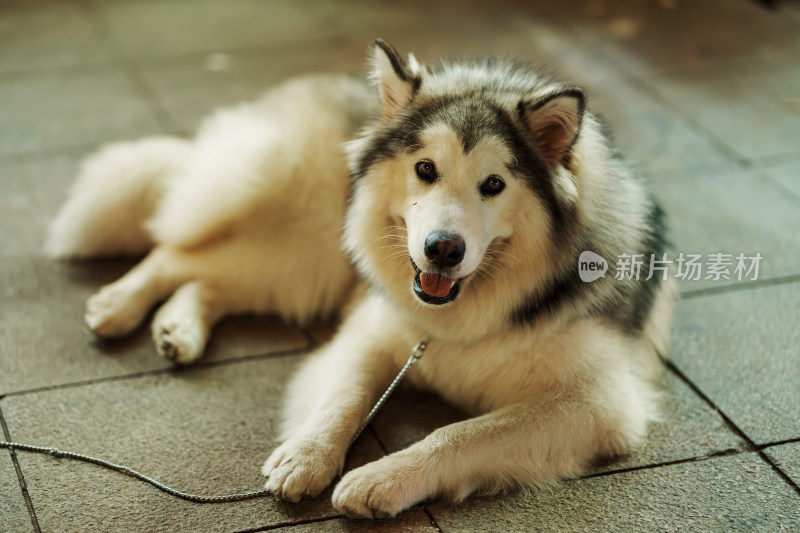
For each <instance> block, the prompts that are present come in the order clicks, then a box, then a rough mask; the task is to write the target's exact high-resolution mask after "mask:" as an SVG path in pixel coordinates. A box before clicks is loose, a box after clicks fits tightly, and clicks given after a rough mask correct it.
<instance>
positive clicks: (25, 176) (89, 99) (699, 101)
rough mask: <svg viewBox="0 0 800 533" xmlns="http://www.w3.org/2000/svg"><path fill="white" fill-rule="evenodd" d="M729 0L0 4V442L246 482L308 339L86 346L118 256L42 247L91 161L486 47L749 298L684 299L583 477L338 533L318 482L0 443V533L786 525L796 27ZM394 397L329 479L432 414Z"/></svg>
mask: <svg viewBox="0 0 800 533" xmlns="http://www.w3.org/2000/svg"><path fill="white" fill-rule="evenodd" d="M777 4H778V8H777V9H776V10H769V9H766V8H765V7H763V6H762V5H761V4H760V3H758V2H755V1H750V0H691V1H690V0H660V1H656V0H638V1H635V0H631V1H612V0H586V1H579V0H561V1H559V2H544V1H542V2H534V1H518V2H514V1H510V0H509V1H499V2H485V1H478V0H466V1H461V2H455V1H452V2H435V1H421V0H420V1H410V2H391V1H390V2H369V1H367V0H358V1H344V0H341V1H338V2H335V1H327V0H311V1H308V2H292V1H290V0H263V1H255V0H226V1H220V0H109V1H100V0H98V1H89V0H87V1H82V0H76V1H59V2H55V1H53V2H48V1H32V2H21V1H18V2H13V1H8V0H3V1H0V228H2V229H0V280H1V282H0V283H1V285H0V288H1V289H2V294H0V422H2V429H3V433H4V436H5V438H6V439H10V440H16V441H20V442H31V443H44V444H50V445H57V446H58V447H60V448H63V449H70V450H75V451H80V452H83V453H90V454H94V455H98V456H101V457H104V458H107V459H110V460H112V461H114V462H118V463H122V464H125V465H129V466H131V467H132V468H135V469H138V470H141V471H143V472H145V473H147V474H149V475H151V476H153V477H155V478H157V479H160V480H162V481H164V482H166V483H168V484H170V485H174V486H177V487H179V488H182V489H183V490H187V491H190V492H200V493H220V492H230V491H238V490H243V489H256V488H259V487H260V486H261V483H262V479H261V477H260V475H259V467H260V465H261V464H262V462H263V460H264V459H265V458H266V457H267V455H268V453H269V451H270V450H271V449H272V448H273V446H274V445H275V442H274V436H275V434H276V423H277V413H278V409H279V407H280V401H281V397H282V391H283V387H284V384H285V382H286V379H287V376H289V375H290V374H291V372H292V370H293V369H294V368H295V367H296V366H297V364H298V363H299V362H300V361H301V360H302V357H303V356H304V354H306V353H307V352H308V351H309V350H310V349H311V348H313V346H315V345H317V344H319V342H321V341H322V340H324V339H325V338H326V336H327V335H329V331H330V326H325V325H320V326H319V327H315V328H311V329H310V330H300V329H297V328H293V327H289V326H286V325H284V324H282V323H280V322H279V321H277V320H275V319H272V318H269V317H242V318H232V319H227V320H225V321H224V322H223V323H222V324H221V325H220V326H219V327H218V328H217V330H216V331H215V333H214V336H213V341H212V343H211V345H210V347H209V352H208V355H207V356H206V357H205V358H204V359H203V361H202V362H201V363H200V364H198V365H196V366H195V367H193V368H190V369H185V370H174V369H172V368H171V367H170V365H169V364H168V363H167V362H166V361H165V360H162V359H160V358H159V357H158V356H157V355H156V354H155V352H154V349H153V348H152V345H151V343H150V340H149V334H148V331H147V328H142V329H141V330H140V331H139V332H138V333H137V334H135V335H133V336H132V337H131V338H128V339H124V340H121V341H117V342H113V343H100V342H98V341H96V340H94V339H93V338H92V336H91V335H90V334H89V332H88V331H86V329H85V328H84V326H83V322H82V315H83V306H84V302H85V299H86V298H87V297H88V296H89V295H90V294H91V293H92V292H93V291H95V290H96V289H97V288H98V287H99V286H100V285H102V284H104V283H107V282H109V281H111V280H113V279H114V278H116V277H117V276H119V275H121V274H122V273H123V272H124V271H125V270H126V269H127V268H129V267H130V266H131V264H132V263H131V262H129V261H104V262H92V263H81V264H59V263H53V262H51V261H49V260H47V259H45V258H44V257H42V256H41V253H40V251H39V250H40V247H41V243H42V239H43V233H44V229H45V227H46V224H47V222H48V220H49V219H50V218H51V217H52V216H53V215H54V213H55V211H56V209H57V207H58V205H59V204H60V202H61V201H62V200H63V199H64V197H65V194H66V190H67V188H68V186H69V183H70V181H71V179H72V178H73V176H74V174H75V170H76V168H77V165H78V163H79V161H80V160H81V158H82V157H84V156H85V155H86V154H87V153H88V152H90V151H91V150H92V149H94V148H95V147H97V146H98V145H100V144H102V143H106V142H109V141H113V140H118V139H130V138H134V137H138V136H144V135H153V134H158V133H167V134H181V135H188V134H191V132H192V131H193V130H194V128H195V127H196V126H197V125H198V122H199V120H200V119H201V117H202V116H204V115H205V114H207V113H208V112H209V111H210V110H212V109H214V108H216V107H219V106H221V105H226V104H231V103H235V102H237V101H240V100H243V99H249V98H253V97H255V96H257V95H258V93H259V92H260V91H262V90H263V89H264V88H265V87H267V86H268V85H270V84H272V83H275V82H278V81H280V80H283V79H285V78H287V77H289V76H293V75H299V74H303V73H308V72H319V71H331V70H335V71H351V72H357V71H359V70H360V69H361V68H362V63H363V60H364V56H365V51H366V46H367V43H368V42H369V41H370V40H371V39H372V38H373V37H376V36H380V37H383V38H385V39H386V40H388V41H390V42H391V43H393V44H394V45H395V46H396V47H397V48H398V49H399V50H400V51H401V52H408V51H414V52H415V53H416V54H417V56H418V57H419V58H421V59H422V60H426V59H427V60H434V59H435V58H436V57H438V56H440V55H443V56H448V55H458V56H464V55H467V56H469V55H484V54H506V55H510V56H514V57H518V58H522V59H526V60H530V61H532V62H535V63H545V64H547V65H549V66H550V67H552V68H553V69H554V70H555V71H556V72H558V73H560V74H561V75H562V76H563V77H565V78H567V79H569V80H571V81H573V82H575V83H577V84H579V85H582V86H584V87H586V88H587V90H588V92H589V95H590V98H591V101H592V105H593V106H594V107H595V109H597V110H599V111H600V112H601V113H603V114H604V115H605V117H606V118H607V120H608V121H609V122H610V123H611V125H612V127H613V128H614V131H615V133H616V137H617V140H618V141H619V143H620V144H621V145H622V146H623V147H624V148H625V150H626V152H627V153H628V154H629V155H630V157H631V159H633V160H634V161H635V162H636V163H637V165H638V166H639V167H640V168H641V170H642V172H643V173H644V174H645V175H646V176H647V177H648V178H649V179H650V180H651V181H652V183H653V184H654V187H655V188H656V190H657V191H658V193H659V194H660V196H661V198H662V199H663V201H664V204H665V206H666V208H667V213H668V215H669V220H670V226H671V229H672V232H671V235H672V240H673V242H674V244H675V249H676V250H678V251H684V252H696V253H702V254H708V253H712V252H726V253H734V254H736V253H739V252H745V253H748V254H753V253H756V252H759V253H761V255H762V256H763V261H762V263H761V265H760V267H761V268H760V272H759V279H758V281H741V282H738V281H735V280H734V281H714V282H712V281H706V282H699V281H698V282H692V281H686V282H683V284H682V292H683V301H682V302H681V303H680V304H679V306H678V310H677V316H676V325H675V328H674V331H673V342H674V349H673V358H672V362H671V363H670V365H669V367H668V369H667V372H666V386H667V390H668V400H667V403H666V414H665V420H664V422H663V423H661V424H657V425H653V426H652V428H651V431H650V438H649V441H648V444H647V445H646V446H645V447H644V448H643V449H641V450H639V451H637V452H636V453H634V454H633V455H632V456H630V457H627V458H625V459H623V460H621V461H618V462H616V463H613V464H611V465H608V466H605V467H603V468H601V469H599V470H598V471H597V472H595V473H594V474H591V475H590V476H587V477H586V478H583V479H578V480H570V481H566V482H563V483H560V484H557V485H555V486H552V487H548V488H545V489H541V490H535V491H531V492H517V493H512V494H509V495H503V496H497V497H493V498H472V499H469V500H467V501H466V502H465V503H463V504H461V505H448V504H444V503H437V502H431V503H428V504H425V505H422V506H417V507H415V508H413V509H412V510H410V511H408V512H407V513H404V514H403V515H402V516H401V517H399V518H397V519H388V520H380V521H375V522H359V521H352V520H348V519H345V518H342V517H341V516H339V515H337V513H336V512H335V511H334V510H333V509H332V507H331V505H330V490H328V491H327V492H325V493H324V494H323V495H322V496H321V497H320V498H318V499H316V500H310V501H303V502H302V503H300V504H286V503H280V502H276V501H274V500H273V499H271V498H265V499H259V500H252V501H247V502H240V503H231V504H218V505H198V504H192V503H188V502H184V501H181V500H176V499H174V498H172V497H170V496H167V495H165V494H162V493H160V492H158V491H156V490H155V489H153V488H152V487H150V486H148V485H144V484H142V483H140V482H138V481H135V480H132V479H130V478H127V477H125V476H121V475H119V474H116V473H113V472H108V471H105V470H102V469H99V468H97V467H94V466H92V465H86V464H82V463H72V462H67V461H63V460H57V459H54V458H51V457H45V456H37V455H31V454H26V453H23V452H18V453H10V452H8V451H5V450H0V531H12V532H17V531H39V530H41V531H228V532H235V531H265V530H272V529H289V530H294V531H298V532H299V531H349V530H376V531H400V530H403V531H437V530H439V531H554V532H564V531H604V532H606V531H620V532H628V531H723V530H736V531H740V530H742V531H779V530H780V531H798V530H800V489H798V483H800V353H798V351H799V350H800V349H798V346H800V330H798V327H797V321H798V317H799V316H800V231H798V229H800V7H798V4H797V3H796V2H789V1H786V2H780V1H779V2H777ZM459 417H460V414H459V413H457V412H455V411H454V410H452V409H451V408H449V407H448V406H447V405H445V404H444V403H443V402H441V401H440V400H438V399H437V398H435V397H432V396H428V395H420V394H413V393H408V392H406V393H403V394H401V395H399V396H397V397H395V398H393V399H392V400H391V401H390V402H389V404H388V405H387V408H386V410H385V411H384V412H383V413H382V414H381V415H380V416H379V417H378V418H377V419H376V421H375V422H374V423H373V424H372V427H371V429H370V431H368V432H366V433H365V435H364V436H363V437H362V438H361V439H359V441H358V443H357V444H356V446H355V448H354V450H353V451H352V452H351V456H350V462H349V467H352V466H353V465H358V464H362V463H364V462H366V461H370V460H374V459H376V458H378V457H380V456H381V455H383V454H385V453H389V452H392V451H394V450H397V449H400V448H402V447H404V446H406V445H408V444H409V443H411V442H414V441H415V440H418V439H419V438H421V437H423V436H424V435H425V434H427V433H428V432H430V431H431V430H432V429H434V428H436V427H438V426H441V425H443V424H446V423H448V422H451V421H454V420H457V419H458V418H459Z"/></svg>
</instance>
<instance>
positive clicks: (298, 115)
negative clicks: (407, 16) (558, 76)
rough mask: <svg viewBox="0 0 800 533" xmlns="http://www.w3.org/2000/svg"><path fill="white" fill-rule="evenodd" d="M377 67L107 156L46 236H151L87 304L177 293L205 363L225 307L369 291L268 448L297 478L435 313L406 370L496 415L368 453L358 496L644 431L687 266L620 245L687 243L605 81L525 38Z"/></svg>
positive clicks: (502, 475) (312, 82)
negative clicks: (518, 56) (555, 68)
mask: <svg viewBox="0 0 800 533" xmlns="http://www.w3.org/2000/svg"><path fill="white" fill-rule="evenodd" d="M371 68H372V80H373V82H374V85H375V86H377V90H375V89H374V88H371V87H370V84H368V83H366V82H365V81H364V80H361V79H357V78H352V77H346V76H329V77H309V78H303V79H297V80H294V81H289V82H287V83H285V84H283V85H281V86H279V87H277V88H275V89H273V90H272V91H270V92H268V93H267V94H266V95H265V96H264V97H263V98H262V99H260V100H258V101H256V102H254V103H249V104H244V105H241V106H239V107H234V108H232V109H227V110H224V111H221V112H218V113H216V114H215V115H213V116H212V117H211V118H210V119H208V120H207V121H206V122H205V123H204V124H203V126H202V128H201V130H200V132H199V134H198V135H197V137H196V138H195V139H194V140H193V141H187V140H182V139H178V138H154V139H147V140H142V141H138V142H131V143H121V144H115V145H112V146H109V147H107V148H104V149H103V150H101V151H100V152H99V153H97V154H96V155H94V156H92V157H91V158H89V159H88V161H87V162H86V163H85V166H84V167H83V170H82V174H81V175H80V177H79V178H78V180H77V182H76V183H75V186H74V188H73V190H72V191H71V193H70V197H69V199H68V200H67V202H66V205H65V206H64V207H63V208H62V210H61V212H60V214H59V215H58V217H57V218H56V220H55V221H54V222H53V224H52V226H51V227H50V233H49V237H48V241H47V245H46V248H47V250H48V251H49V252H50V253H51V254H52V255H54V256H58V257H86V256H96V255H109V254H123V253H128V254H138V253H144V252H146V251H148V250H150V249H151V248H153V249H152V251H150V253H149V255H148V256H147V258H146V259H144V260H143V261H142V262H141V263H140V264H139V265H138V266H137V267H136V268H134V269H133V270H132V271H131V272H130V273H128V274H127V275H126V276H124V277H123V278H122V279H120V280H119V281H117V282H115V283H113V284H111V285H109V286H107V287H105V288H103V289H102V290H101V291H100V292H99V293H98V294H97V295H95V296H93V297H92V298H91V299H90V300H89V302H88V309H87V312H86V321H87V323H88V324H89V327H91V329H92V330H93V331H94V332H95V333H96V334H97V335H99V336H103V337H106V336H116V335H124V334H127V333H129V332H130V331H131V330H133V329H134V328H136V327H137V326H138V325H139V324H140V322H141V321H142V319H143V317H144V316H145V315H146V314H147V312H148V310H149V309H151V308H152V307H153V306H154V305H155V304H156V303H158V302H160V301H162V300H166V303H165V304H164V305H163V306H161V308H160V309H159V311H158V312H157V314H156V315H155V318H154V320H153V328H152V330H153V338H154V340H155V344H156V348H157V349H158V351H159V353H160V354H161V355H163V356H165V357H167V358H169V359H172V360H173V361H175V362H177V363H184V364H185V363H191V362H192V361H194V360H196V359H197V358H198V357H200V356H201V354H202V352H203V349H204V346H205V343H206V340H207V338H208V335H209V331H210V329H211V327H212V326H213V324H214V323H215V322H216V321H217V320H218V319H219V318H220V317H222V316H223V315H226V314H229V313H244V312H272V313H278V314H280V315H281V316H282V317H284V318H285V319H286V320H287V321H293V322H299V323H307V322H308V321H309V320H312V319H314V318H316V317H319V316H324V315H330V314H332V313H335V312H336V311H337V310H340V309H346V311H344V312H343V313H342V314H343V315H344V316H343V317H342V322H341V325H340V327H339V330H338V332H337V333H336V335H335V336H334V338H333V339H332V340H331V341H330V342H329V343H327V344H326V345H325V346H323V347H321V348H320V349H319V350H317V352H316V353H315V354H314V355H313V356H312V357H311V358H310V359H309V360H308V361H307V362H306V363H305V364H304V366H303V367H302V368H301V370H300V371H299V373H298V374H297V376H296V378H295V379H294V380H293V382H292V383H291V385H290V386H289V392H288V399H287V405H286V411H285V422H284V426H283V428H284V432H283V439H284V440H283V444H282V445H281V446H280V447H278V448H277V449H276V450H275V451H274V452H273V453H272V455H271V456H270V457H269V459H268V460H267V462H266V464H265V465H264V467H263V473H264V475H266V476H267V477H268V481H267V484H266V486H267V488H269V489H270V490H272V491H273V492H274V493H275V495H276V496H277V497H279V498H281V499H284V500H289V501H298V500H300V498H301V497H304V496H312V497H313V496H316V495H318V494H319V493H320V492H321V491H322V490H323V489H324V488H325V487H326V486H328V485H329V484H330V483H331V482H332V481H333V480H334V478H335V477H336V475H337V474H338V473H340V472H341V471H342V466H343V464H344V459H345V453H346V452H347V448H348V445H349V441H350V438H351V436H352V435H353V433H354V432H355V431H356V429H357V428H358V426H359V424H360V423H361V421H362V420H363V419H364V417H365V415H366V413H367V411H368V410H369V408H370V407H371V406H372V404H373V403H374V401H375V400H376V397H377V396H378V395H379V394H380V393H381V392H382V391H383V389H384V388H385V387H386V386H387V384H388V383H389V382H390V381H391V379H392V378H393V377H394V375H395V374H396V372H397V371H398V369H399V368H400V367H401V366H402V365H403V363H405V361H406V359H407V358H408V356H409V353H410V351H411V350H412V347H414V346H415V345H416V344H417V343H418V342H419V341H420V339H422V338H428V339H429V344H428V350H427V352H426V353H425V356H424V357H423V358H422V359H421V360H420V361H419V362H418V363H417V365H416V366H415V367H413V368H412V370H411V372H410V373H409V375H408V380H409V381H411V382H412V383H414V384H416V385H417V386H419V387H422V388H427V389H431V390H434V391H436V392H437V393H438V394H440V395H441V396H442V397H444V398H445V399H446V400H448V401H450V402H452V403H453V404H455V405H457V406H459V407H460V408H462V409H464V410H466V411H467V412H469V413H473V414H474V415H475V417H474V418H470V419H468V420H465V421H463V422H459V423H457V424H453V425H450V426H447V427H443V428H441V429H438V430H436V431H434V432H433V433H432V434H430V435H429V436H428V437H426V438H425V439H423V440H422V441H420V442H417V443H416V444H414V445H413V446H410V447H409V448H407V449H405V450H402V451H400V452H397V453H393V454H391V455H389V456H387V457H384V458H382V459H380V460H378V461H375V462H373V463H370V464H367V465H366V466H363V467H361V468H358V469H356V470H353V471H351V472H349V473H348V474H346V475H345V476H344V478H343V479H342V480H341V481H339V483H338V485H337V487H336V490H335V492H334V493H333V504H334V506H335V507H336V508H337V509H339V510H340V511H342V512H343V513H346V514H347V515H349V516H360V517H383V516H390V515H395V514H397V513H399V512H400V511H402V510H404V509H407V508H408V507H409V506H411V505H414V504H415V503H417V502H419V501H422V500H425V499H428V498H433V497H448V498H452V499H454V500H461V499H463V498H465V497H466V496H468V495H469V494H471V493H474V492H482V493H487V492H489V493H491V492H496V491H499V490H501V489H504V488H507V487H512V486H516V485H536V484H538V483H542V482H545V481H548V480H553V479H557V478H563V477H569V476H576V475H578V474H581V473H582V472H585V471H586V470H587V469H588V468H590V465H591V464H592V463H593V461H594V460H595V459H596V458H598V457H603V456H614V455H618V454H623V453H625V452H626V451H628V450H630V449H631V448H632V447H633V446H636V445H637V444H638V443H640V442H641V441H642V438H643V437H644V435H645V429H646V426H647V422H648V420H650V419H652V418H654V416H655V415H656V399H657V393H656V388H655V386H654V385H653V384H652V381H653V380H654V379H655V378H656V377H657V376H658V373H659V369H660V366H661V362H660V358H661V357H666V354H667V352H668V348H669V331H670V324H671V320H672V309H673V306H674V299H675V293H676V291H675V288H674V281H673V280H672V279H668V280H662V279H661V276H658V275H656V276H651V277H650V279H649V280H645V279H644V278H645V277H644V276H642V277H641V278H640V279H636V278H635V277H633V276H615V272H616V270H615V266H614V265H615V260H616V258H617V257H619V256H620V254H630V255H633V254H643V257H645V258H649V257H650V256H651V255H654V254H655V255H654V257H660V256H661V254H662V253H663V252H664V246H665V244H664V236H663V222H662V213H661V211H660V209H659V207H658V205H657V204H656V202H655V200H654V199H653V197H652V196H651V195H650V193H649V192H648V191H647V190H646V188H645V187H644V186H643V184H642V183H641V182H640V181H639V180H638V179H637V178H635V177H634V175H633V174H632V172H631V170H630V169H629V167H628V166H627V165H626V164H625V163H624V161H623V160H622V158H621V157H620V156H619V153H618V152H617V151H616V150H615V148H614V147H613V146H612V145H611V144H610V141H609V138H608V136H607V135H606V134H605V133H604V131H605V129H604V127H603V125H602V123H601V122H600V120H599V119H598V118H597V116H596V115H593V114H592V113H591V112H590V111H588V110H587V109H586V97H585V95H584V93H583V91H582V90H581V89H579V88H577V87H572V86H567V85H563V84H561V83H559V82H558V81H555V80H553V79H551V78H549V77H547V76H545V75H542V74H540V73H538V72H537V71H535V70H532V69H531V68H529V67H528V66H525V65H522V64H518V63H513V62H509V61H506V60H502V59H487V60H484V61H475V62H460V61H455V62H441V63H440V64H436V65H424V64H422V63H420V62H419V61H417V59H416V58H414V56H411V55H410V56H408V58H407V59H403V58H402V57H401V56H399V55H398V54H397V53H396V52H395V51H394V49H392V48H391V47H390V46H389V45H388V44H386V43H385V42H383V41H381V40H376V41H375V43H374V44H373V46H372V48H371ZM353 139H354V140H353ZM347 141H349V142H347ZM342 146H344V149H342ZM345 154H346V155H345ZM584 251H590V252H593V253H595V254H597V255H599V256H600V257H602V258H605V260H607V261H608V263H609V270H608V272H607V273H606V274H605V276H601V277H599V278H598V279H596V280H594V281H591V282H590V281H586V282H584V281H581V276H580V272H579V256H580V255H581V253H582V252H584ZM594 266H596V267H598V268H599V265H594ZM616 278H620V279H616Z"/></svg>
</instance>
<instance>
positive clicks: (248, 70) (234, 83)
mask: <svg viewBox="0 0 800 533" xmlns="http://www.w3.org/2000/svg"><path fill="white" fill-rule="evenodd" d="M365 43H366V41H365V42H364V43H359V44H358V45H357V46H355V45H352V44H351V45H341V46H330V45H316V46H314V45H311V46H309V47H307V48H304V49H303V50H302V51H299V52H295V53H292V52H288V53H276V54H271V55H268V56H261V55H256V56H253V55H248V54H241V53H240V54H236V53H232V54H209V55H201V56H198V57H193V58H191V59H188V60H186V61H185V62H181V63H179V64H177V65H176V64H153V63H150V64H145V65H144V66H143V67H142V72H143V73H144V76H145V77H146V79H147V80H148V83H149V84H150V85H151V86H152V87H153V90H154V91H155V93H156V94H157V95H158V98H159V101H161V102H162V103H163V105H164V107H165V108H166V109H167V112H168V113H169V114H170V116H171V117H172V118H173V120H174V121H175V122H176V124H177V125H178V127H179V129H180V130H181V131H185V132H193V131H194V130H195V129H196V128H197V126H198V125H199V123H200V121H201V119H202V118H203V117H206V116H208V115H210V114H211V113H212V112H213V111H214V110H215V109H216V108H218V107H222V106H229V105H234V104H238V103H240V102H243V101H249V100H253V99H255V98H257V97H258V96H260V95H261V94H262V93H263V92H264V91H266V90H267V89H268V88H269V87H270V86H272V85H275V84H277V83H278V82H280V81H283V80H285V79H287V78H290V77H294V76H300V75H303V74H309V73H324V72H331V71H332V70H336V71H337V72H360V70H361V69H362V66H363V64H364V57H365V51H366V44H365Z"/></svg>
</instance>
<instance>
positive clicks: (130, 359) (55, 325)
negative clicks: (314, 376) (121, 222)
mask: <svg viewBox="0 0 800 533" xmlns="http://www.w3.org/2000/svg"><path fill="white" fill-rule="evenodd" d="M133 264H134V262H132V261H105V262H96V263H76V264H69V263H58V262H54V261H50V260H48V259H44V258H36V257H0V287H3V291H4V293H3V297H2V299H0V394H4V393H9V392H14V391H21V390H28V389H33V388H39V387H49V386H53V385H59V384H64V383H73V382H78V381H85V380H90V379H98V378H107V377H112V376H123V375H127V374H131V373H137V372H145V371H150V370H159V369H166V368H171V367H172V365H171V363H170V362H168V361H166V360H165V359H163V358H162V357H160V356H159V355H158V354H157V353H156V351H155V347H154V346H153V344H152V341H151V339H150V331H149V324H148V325H146V326H144V327H142V328H140V329H139V330H138V331H137V332H136V333H135V334H133V335H132V336H131V337H129V338H126V339H120V340H115V341H107V342H100V341H98V340H96V339H95V338H94V336H93V335H92V334H91V332H90V331H89V330H88V328H87V327H86V326H85V325H84V322H83V313H84V305H85V302H86V299H87V298H88V297H89V296H90V295H91V294H92V293H93V292H95V291H96V290H97V289H98V288H99V287H100V286H101V285H103V284H105V283H109V282H111V281H113V280H114V279H116V278H117V277H119V276H121V275H122V274H124V273H125V272H126V271H127V270H128V269H129V268H130V267H131V266H132V265H133ZM307 344H308V340H307V337H306V336H305V335H304V334H303V333H302V332H301V331H300V330H299V329H298V328H295V327H290V326H287V325H285V324H284V323H282V322H280V321H279V320H277V319H274V318H269V317H263V318H255V317H240V318H232V319H228V320H226V321H224V322H222V323H221V324H220V325H219V326H218V327H217V328H216V329H215V330H214V332H213V333H212V340H211V343H210V345H209V348H208V352H207V353H206V357H205V359H203V360H202V362H203V363H207V362H213V361H219V360H223V359H232V358H236V357H242V356H246V355H260V354H269V353H276V352H282V351H287V350H297V349H302V348H305V347H306V346H307Z"/></svg>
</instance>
